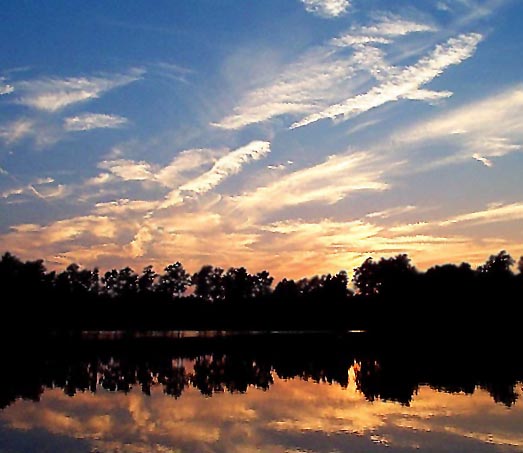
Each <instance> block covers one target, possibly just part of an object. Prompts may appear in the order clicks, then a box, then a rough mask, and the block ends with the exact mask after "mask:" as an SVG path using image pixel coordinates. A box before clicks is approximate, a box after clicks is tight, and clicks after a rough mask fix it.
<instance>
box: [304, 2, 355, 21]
mask: <svg viewBox="0 0 523 453" xmlns="http://www.w3.org/2000/svg"><path fill="white" fill-rule="evenodd" d="M300 1H301V2H302V3H303V4H304V5H305V10H306V11H307V12H309V13H313V14H316V15H317V16H320V17H325V18H334V17H339V16H342V15H343V14H345V13H346V12H347V9H348V8H349V6H350V2H349V0H300Z"/></svg>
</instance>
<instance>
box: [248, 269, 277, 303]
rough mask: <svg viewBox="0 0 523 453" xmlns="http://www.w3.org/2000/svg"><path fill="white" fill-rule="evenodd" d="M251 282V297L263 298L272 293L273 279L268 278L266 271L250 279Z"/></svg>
mask: <svg viewBox="0 0 523 453" xmlns="http://www.w3.org/2000/svg"><path fill="white" fill-rule="evenodd" d="M252 280H253V286H254V287H253V296H254V297H264V296H268V295H269V294H271V292H272V288H271V285H272V282H273V281H274V278H273V277H271V276H270V274H269V273H268V272H267V271H262V272H258V273H257V274H256V275H254V276H253V277H252Z"/></svg>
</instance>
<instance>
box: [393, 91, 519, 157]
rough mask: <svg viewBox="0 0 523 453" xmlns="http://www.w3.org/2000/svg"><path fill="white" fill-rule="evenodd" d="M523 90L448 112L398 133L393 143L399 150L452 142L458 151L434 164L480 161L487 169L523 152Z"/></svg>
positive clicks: (499, 95) (509, 92) (504, 93)
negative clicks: (500, 158) (509, 156)
mask: <svg viewBox="0 0 523 453" xmlns="http://www.w3.org/2000/svg"><path fill="white" fill-rule="evenodd" d="M522 121H523V87H522V86H521V85H516V86H513V87H510V88H508V89H506V90H505V91H504V92H502V93H500V94H496V95H491V96H488V97H486V98H485V99H482V100H479V101H474V102H472V103H470V104H468V105H465V106H462V107H459V108H456V109H454V110H451V111H447V112H445V113H444V114H440V115H438V116H436V117H435V118H433V119H430V120H427V121H422V122H418V123H417V124H414V125H413V126H411V127H409V128H406V129H404V130H403V131H401V132H398V133H396V134H394V135H393V136H392V138H391V140H390V141H392V142H394V143H395V144H396V146H397V147H398V148H402V147H403V148H404V147H405V146H406V145H407V146H410V147H416V146H419V144H420V143H423V142H425V143H435V142H437V141H444V142H445V143H447V147H448V142H449V140H450V141H451V142H452V145H453V146H454V147H455V148H457V151H456V152H455V153H454V154H452V155H450V156H447V157H445V158H444V159H440V160H437V161H435V162H434V163H433V165H442V164H451V163H456V162H463V161H464V160H468V159H476V160H478V161H480V162H482V163H483V164H484V165H486V166H492V165H493V164H494V163H493V161H492V160H491V159H489V158H492V157H502V156H505V155H507V154H509V153H513V152H518V151H522V150H523V130H522V129H521V122H522Z"/></svg>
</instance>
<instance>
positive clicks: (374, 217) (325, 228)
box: [0, 0, 523, 278]
mask: <svg viewBox="0 0 523 453" xmlns="http://www.w3.org/2000/svg"><path fill="white" fill-rule="evenodd" d="M0 6H1V7H0V24H1V26H0V55H2V58H1V60H0V251H10V252H11V253H14V254H15V255H17V256H18V257H20V258H21V259H24V260H26V259H36V258H43V259H45V264H46V266H47V267H48V268H50V269H63V268H65V267H66V266H67V265H68V264H70V263H72V262H76V263H79V264H80V265H82V266H85V267H94V266H98V267H100V268H101V269H108V268H113V267H117V268H120V267H124V266H127V265H129V266H131V267H133V268H134V269H136V270H140V269H141V268H142V267H144V266H145V265H148V264H152V265H154V266H155V268H157V270H161V269H162V268H163V267H165V266H166V265H167V264H169V263H173V262H175V261H181V262H182V263H183V264H184V266H185V267H186V268H187V269H188V270H189V271H191V272H195V271H197V270H198V269H199V268H200V267H201V266H202V265H205V264H212V265H214V266H220V267H223V268H229V267H231V266H235V267H239V266H245V267H247V269H248V270H249V271H251V272H258V271H260V270H262V269H268V270H269V271H270V272H271V273H272V274H273V275H274V276H276V277H277V278H282V277H287V278H301V277H303V276H311V275H314V274H322V273H328V272H330V273H334V272H337V271H339V270H342V269H345V270H347V271H349V273H350V271H351V270H352V269H353V268H354V267H356V266H358V265H360V264H361V263H362V262H363V261H364V260H365V259H366V258H367V257H369V256H372V257H374V258H380V257H382V256H393V255H396V254H398V253H407V254H408V255H409V257H411V258H412V260H413V263H414V264H415V265H416V266H417V267H418V268H419V269H426V268H428V267H430V266H433V265H435V264H442V263H446V262H452V263H460V262H462V261H467V262H470V263H471V264H473V265H477V264H480V263H482V262H484V261H485V260H486V259H487V258H488V256H489V255H491V254H494V253H497V252H499V251H500V250H503V249H504V250H507V251H508V252H509V253H510V254H512V256H513V257H515V258H518V257H519V256H521V255H523V191H522V190H521V187H522V181H523V178H522V175H523V153H522V151H523V27H521V23H522V19H523V2H522V1H521V0H424V1H413V0H410V1H408V0H398V1H394V2H391V1H390V0H283V1H282V0H263V1H260V2H251V1H240V0H220V1H215V0H193V1H190V2H186V1H176V0H156V1H154V2H150V1H145V0H144V1H142V0H135V1H133V2H116V1H112V0H109V1H107V0H104V1H102V0H92V1H89V2H84V1H77V0H67V1H66V0H48V1H45V2H41V1H36V0H35V1H30V0H18V1H8V0H0Z"/></svg>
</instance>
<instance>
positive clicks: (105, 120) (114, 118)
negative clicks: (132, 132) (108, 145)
mask: <svg viewBox="0 0 523 453" xmlns="http://www.w3.org/2000/svg"><path fill="white" fill-rule="evenodd" d="M127 121H128V120H127V118H124V117H123V116H118V115H108V114H104V113H84V114H82V115H78V116H71V117H69V118H65V120H64V129H65V130H67V131H88V130H91V129H98V128H102V129H109V128H118V127H122V126H124V125H125V124H127Z"/></svg>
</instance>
